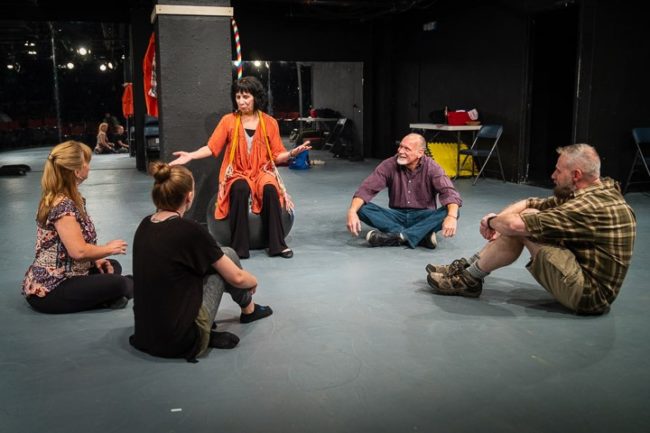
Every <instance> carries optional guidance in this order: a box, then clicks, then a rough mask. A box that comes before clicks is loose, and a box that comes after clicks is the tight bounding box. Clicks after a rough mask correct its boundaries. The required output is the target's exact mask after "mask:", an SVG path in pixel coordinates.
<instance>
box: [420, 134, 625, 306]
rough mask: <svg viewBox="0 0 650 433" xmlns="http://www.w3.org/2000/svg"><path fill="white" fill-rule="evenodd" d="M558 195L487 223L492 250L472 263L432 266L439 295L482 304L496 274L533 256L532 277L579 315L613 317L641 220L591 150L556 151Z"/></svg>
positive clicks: (524, 203) (515, 207) (519, 205)
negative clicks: (486, 285)
mask: <svg viewBox="0 0 650 433" xmlns="http://www.w3.org/2000/svg"><path fill="white" fill-rule="evenodd" d="M557 152H558V154H559V155H560V156H559V157H558V160H557V164H556V166H555V171H554V172H553V175H552V176H551V178H552V179H553V182H555V189H554V191H553V192H554V195H553V196H552V197H549V198H544V199H543V198H529V199H525V200H521V201H518V202H516V203H513V204H511V205H510V206H508V207H506V208H505V209H503V210H502V211H501V212H499V213H498V214H495V213H489V214H487V215H485V216H484V217H483V218H482V219H481V224H480V233H481V235H482V236H483V238H485V239H486V240H487V241H488V242H487V244H486V245H485V247H483V249H481V251H479V252H477V253H475V254H474V255H473V256H471V257H470V258H469V259H467V258H460V259H457V260H454V261H453V262H452V263H451V264H450V265H433V264H429V265H427V266H426V271H427V273H428V277H427V281H428V282H429V285H430V286H431V287H432V288H433V289H434V291H435V292H436V293H439V294H442V295H456V296H465V297H471V298H476V297H479V296H480V295H481V291H482V290H483V280H484V278H485V277H486V276H487V275H489V274H490V272H492V271H494V270H496V269H499V268H502V267H504V266H508V265H510V264H512V263H513V262H514V261H515V260H517V259H518V258H519V256H520V255H521V253H522V251H523V249H524V247H525V248H526V249H527V250H528V252H530V261H529V262H528V264H527V265H526V269H528V271H529V272H530V273H531V274H532V275H533V277H534V278H535V279H536V280H537V281H538V282H539V284H540V285H541V286H542V287H544V288H545V289H546V290H547V291H548V292H549V293H550V294H551V295H553V297H554V298H555V299H557V300H558V301H559V302H560V303H561V304H562V305H564V306H565V307H566V308H568V309H570V310H571V311H573V312H575V313H577V314H584V315H599V314H603V313H606V312H608V311H609V308H610V305H611V304H612V302H614V300H615V299H616V297H617V295H618V293H619V291H620V290H621V285H622V284H623V279H624V278H625V275H626V274H627V270H628V267H629V266H630V260H631V258H632V251H633V250H634V241H635V239H636V216H635V215H634V212H633V211H632V208H630V206H629V205H628V204H627V203H626V202H625V199H624V198H623V195H622V194H621V189H620V186H619V185H618V183H617V182H615V181H614V180H612V179H610V178H601V177H600V157H599V156H598V153H597V152H596V150H595V149H594V148H593V147H591V146H589V145H588V144H584V143H581V144H573V145H571V146H566V147H560V148H558V149H557Z"/></svg>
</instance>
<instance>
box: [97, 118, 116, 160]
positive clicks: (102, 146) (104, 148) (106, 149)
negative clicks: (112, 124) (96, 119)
mask: <svg viewBox="0 0 650 433" xmlns="http://www.w3.org/2000/svg"><path fill="white" fill-rule="evenodd" d="M116 152H117V151H116V150H115V144H113V143H111V142H110V141H108V123H106V122H102V123H100V124H99V127H98V128H97V145H96V146H95V153H116Z"/></svg>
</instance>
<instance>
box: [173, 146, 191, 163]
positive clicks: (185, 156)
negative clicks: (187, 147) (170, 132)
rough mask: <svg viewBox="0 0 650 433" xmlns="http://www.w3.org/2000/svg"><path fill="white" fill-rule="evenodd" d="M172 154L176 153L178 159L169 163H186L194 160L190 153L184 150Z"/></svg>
mask: <svg viewBox="0 0 650 433" xmlns="http://www.w3.org/2000/svg"><path fill="white" fill-rule="evenodd" d="M172 155H174V156H175V157H176V159H175V160H173V161H172V162H170V163H169V165H185V164H187V163H188V162H190V161H191V160H192V157H191V156H190V153H189V152H185V151H183V150H179V151H178V152H174V153H173V154H172Z"/></svg>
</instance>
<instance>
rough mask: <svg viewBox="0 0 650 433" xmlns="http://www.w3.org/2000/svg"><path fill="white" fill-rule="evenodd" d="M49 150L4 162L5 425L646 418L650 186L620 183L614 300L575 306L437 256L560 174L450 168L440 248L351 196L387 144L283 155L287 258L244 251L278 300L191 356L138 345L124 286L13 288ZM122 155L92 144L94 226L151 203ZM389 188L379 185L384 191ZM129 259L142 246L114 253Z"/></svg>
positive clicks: (119, 234) (270, 426)
mask: <svg viewBox="0 0 650 433" xmlns="http://www.w3.org/2000/svg"><path fill="white" fill-rule="evenodd" d="M47 151H48V150H47V149H35V150H25V151H14V152H5V153H2V154H0V161H1V162H2V164H9V163H27V164H30V165H31V166H32V167H33V169H34V171H32V172H31V173H28V174H27V176H24V177H9V178H7V177H5V178H0V198H1V199H2V203H3V206H2V207H0V217H1V220H2V221H4V223H3V228H2V230H1V231H0V242H1V245H2V246H3V248H2V250H1V251H0V256H1V258H2V259H1V264H0V323H1V325H2V326H0V338H1V344H2V351H1V354H0V360H1V364H0V365H1V366H2V368H1V369H0V389H1V392H0V431H2V432H8V433H9V432H11V433H15V432H39V431H47V432H49V433H55V432H61V433H69V432H92V433H104V432H120V433H124V432H134V433H145V432H157V433H158V432H224V433H225V432H282V433H287V432H310V433H315V432H373V433H375V432H391V433H393V432H477V431H479V432H519V433H521V432H565V431H566V432H569V431H574V432H647V431H648V429H649V427H648V426H650V411H649V410H648V407H650V405H649V403H650V389H649V385H650V380H649V379H650V373H649V369H648V358H649V357H650V338H649V337H650V331H649V329H650V323H649V320H648V311H650V296H649V295H648V289H647V286H648V281H649V280H650V271H649V266H648V264H649V263H650V261H649V260H648V250H647V248H646V247H644V245H647V242H648V240H649V238H650V233H649V228H650V221H649V220H648V219H649V217H648V216H649V212H648V210H649V208H650V199H649V197H648V195H647V194H643V193H634V194H628V196H627V198H628V200H629V202H630V203H631V204H632V206H633V207H634V209H635V210H636V214H637V217H638V221H639V229H638V237H637V247H636V251H635V256H634V260H633V263H632V267H631V269H630V272H629V274H628V277H627V280H626V282H625V284H624V286H623V288H622V292H621V295H620V297H619V299H618V300H617V301H616V303H615V304H614V306H613V308H612V311H611V313H610V314H608V315H606V316H604V317H576V316H574V315H572V314H569V313H567V312H566V311H565V310H563V309H561V308H560V307H559V306H558V305H557V304H555V303H554V302H553V301H552V299H551V298H550V296H549V295H547V294H546V292H544V290H542V289H541V288H540V287H538V286H537V284H536V283H535V281H534V280H533V279H532V277H531V276H530V275H529V274H528V272H527V271H526V270H525V269H524V264H525V262H526V261H527V257H522V258H521V259H520V260H519V261H518V262H517V263H516V264H515V265H513V266H511V267H509V268H507V269H503V270H499V271H497V272H494V273H493V274H492V275H491V276H490V277H488V278H487V280H486V284H485V287H484V292H483V296H482V297H481V298H479V299H462V298H456V297H442V296H435V295H433V294H431V292H430V291H429V289H428V286H427V283H426V275H425V272H424V266H425V265H426V263H427V262H439V263H448V262H449V261H451V260H452V259H455V258H457V257H460V256H461V255H469V254H471V253H473V252H474V251H476V250H478V249H479V248H480V246H481V245H482V241H481V238H480V235H479V234H478V220H479V218H480V217H481V216H482V215H484V214H485V213H487V212H489V211H498V210H499V209H500V208H502V207H503V206H505V205H506V204H508V203H510V202H512V201H515V200H516V199H520V198H523V197H526V196H530V195H540V196H546V195H548V194H549V193H550V191H549V190H545V189H541V188H536V187H531V186H525V185H514V184H504V183H501V182H499V181H497V180H481V181H480V182H479V184H478V185H477V186H474V187H472V186H471V184H470V181H469V180H459V181H458V182H457V185H458V188H459V190H460V191H461V194H462V195H463V198H464V200H465V205H464V206H463V208H462V215H461V219H460V233H459V234H458V236H457V237H455V238H453V239H443V240H440V242H439V246H438V248H437V249H436V250H434V251H431V250H425V249H422V248H418V249H416V250H409V249H404V248H374V249H372V248H368V247H366V245H365V242H364V241H363V240H362V239H353V238H351V237H350V235H349V234H348V233H347V231H346V228H345V215H346V209H347V207H348V205H349V202H350V198H351V195H352V193H353V192H354V191H355V189H356V187H357V185H358V183H359V182H360V181H361V180H362V179H363V178H364V177H365V176H366V175H367V174H368V173H369V172H370V171H371V170H372V168H373V167H374V166H375V165H376V164H377V162H378V161H376V160H366V161H364V162H354V163H353V162H349V161H345V160H336V159H332V158H331V157H330V154H329V153H326V152H323V151H312V154H311V157H312V159H321V160H324V161H325V162H326V163H325V165H323V166H320V167H315V168H312V169H310V170H305V171H292V170H288V169H286V168H283V169H281V170H282V174H283V176H284V179H285V182H286V183H287V185H288V188H289V191H290V192H291V193H292V195H293V198H294V201H295V202H296V204H297V213H296V220H295V224H294V227H293V230H292V232H291V234H290V237H289V245H290V246H291V247H292V248H293V249H294V250H295V257H294V258H293V259H291V260H285V259H281V258H273V259H271V258H268V257H266V255H265V254H264V253H263V252H262V251H255V252H253V253H252V256H251V258H250V259H249V260H246V261H244V266H245V267H246V268H247V269H249V270H250V271H252V272H253V273H254V274H256V275H257V276H258V278H259V280H260V286H259V289H258V294H257V295H256V297H255V298H256V301H257V302H258V303H262V304H269V305H271V306H272V307H273V308H274V310H275V314H274V315H273V316H271V317H270V318H269V319H266V320H263V321H260V322H256V323H254V324H249V325H242V324H240V323H239V322H238V316H239V311H238V308H236V305H235V304H234V303H233V302H232V301H231V300H230V299H229V298H227V297H224V300H223V302H222V309H221V310H220V312H219V315H218V321H219V327H220V328H221V329H223V330H229V331H231V332H234V333H236V334H237V335H239V336H240V337H241V342H240V344H239V346H238V347H237V348H236V349H234V350H230V351H220V350H212V351H211V352H210V353H209V354H208V356H207V357H205V358H203V359H201V361H200V362H199V363H198V364H189V363H186V362H184V361H182V360H178V361H176V360H164V359H157V358H153V357H149V356H146V355H144V354H142V353H139V352H137V351H135V350H134V349H132V348H131V347H130V346H129V344H128V341H127V340H128V337H129V335H130V334H131V333H132V329H133V316H132V310H131V304H129V307H128V308H127V309H125V310H121V311H107V310H104V311H94V312H87V313H79V314H71V315H60V316H51V315H43V314H39V313H36V312H34V311H32V310H31V309H30V307H29V306H28V304H27V303H26V302H25V301H24V299H23V298H22V296H21V295H20V283H21V280H22V278H23V275H24V272H25V270H26V268H27V266H28V265H29V264H30V262H31V260H32V259H33V247H34V238H35V224H34V214H35V210H36V206H37V203H38V198H39V193H40V183H39V182H40V176H41V170H42V165H43V161H44V160H45V156H46V155H47ZM134 167H135V161H134V160H133V159H132V158H129V157H128V155H101V156H96V157H95V158H94V159H93V162H92V165H91V172H90V177H89V179H88V180H87V181H86V183H84V185H83V186H82V190H83V193H84V195H85V196H86V198H87V200H88V207H89V212H90V214H91V215H92V217H93V219H94V221H95V224H96V226H97V228H98V233H99V236H100V241H102V242H105V241H107V240H110V239H114V238H123V239H126V240H129V241H131V240H132V238H133V234H134V231H135V229H136V226H137V224H138V222H139V221H140V220H141V218H142V217H143V216H145V215H146V214H148V213H150V212H151V211H152V210H153V206H152V204H151V201H150V198H149V191H150V186H151V184H152V182H151V180H150V179H149V178H147V177H146V175H145V174H143V173H141V172H138V171H136V170H135V168H134ZM377 202H378V203H385V202H386V196H385V195H381V196H379V197H378V198H377ZM119 259H120V261H121V262H122V264H123V265H124V268H125V271H126V272H130V271H131V256H130V255H126V256H122V257H120V258H119Z"/></svg>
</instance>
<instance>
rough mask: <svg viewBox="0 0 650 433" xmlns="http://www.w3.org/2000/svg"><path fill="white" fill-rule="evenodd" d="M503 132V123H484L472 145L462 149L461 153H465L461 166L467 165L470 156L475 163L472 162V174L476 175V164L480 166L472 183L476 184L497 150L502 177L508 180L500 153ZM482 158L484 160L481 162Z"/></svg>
mask: <svg viewBox="0 0 650 433" xmlns="http://www.w3.org/2000/svg"><path fill="white" fill-rule="evenodd" d="M502 133H503V126H501V125H483V126H482V127H481V129H480V130H479V131H478V134H476V137H474V141H473V142H472V145H471V146H470V147H469V148H468V149H461V150H460V151H459V152H458V153H459V155H465V157H464V158H463V162H462V163H461V164H460V166H461V167H463V166H464V165H465V161H467V158H468V157H470V156H471V157H472V159H473V161H474V164H472V176H474V165H475V164H476V165H477V166H478V167H479V172H478V174H477V175H476V177H475V178H474V182H472V185H476V181H477V180H478V178H479V177H480V176H481V174H482V173H483V171H485V167H486V166H487V163H488V161H489V160H490V157H492V155H493V154H494V153H495V152H496V155H497V160H498V161H499V169H500V170H501V178H502V179H503V181H504V182H505V181H506V175H505V174H504V173H503V165H502V164H501V155H499V146H498V143H499V139H500V138H501V134H502ZM480 159H482V160H483V162H482V163H481V162H480Z"/></svg>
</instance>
